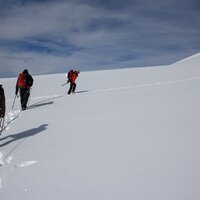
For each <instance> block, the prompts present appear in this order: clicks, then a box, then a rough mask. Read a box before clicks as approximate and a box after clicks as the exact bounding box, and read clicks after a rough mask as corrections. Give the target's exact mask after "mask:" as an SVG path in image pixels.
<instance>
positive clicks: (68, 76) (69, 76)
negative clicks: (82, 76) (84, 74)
mask: <svg viewBox="0 0 200 200" xmlns="http://www.w3.org/2000/svg"><path fill="white" fill-rule="evenodd" d="M73 73H74V70H73V69H70V70H69V71H68V73H67V78H68V80H67V83H70V82H71V78H72V74H73Z"/></svg>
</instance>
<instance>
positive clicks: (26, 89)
mask: <svg viewBox="0 0 200 200" xmlns="http://www.w3.org/2000/svg"><path fill="white" fill-rule="evenodd" d="M32 85H33V77H32V76H31V75H30V74H29V72H28V70H27V69H25V70H24V71H23V72H22V73H20V74H19V76H18V79H17V83H16V90H15V95H16V96H17V94H18V91H19V90H20V101H21V108H22V110H26V108H27V103H28V99H29V96H30V88H31V87H32Z"/></svg>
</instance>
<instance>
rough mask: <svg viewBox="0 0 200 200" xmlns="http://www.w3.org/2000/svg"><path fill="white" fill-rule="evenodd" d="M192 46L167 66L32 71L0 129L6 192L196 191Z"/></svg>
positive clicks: (199, 194) (169, 195) (90, 196)
mask: <svg viewBox="0 0 200 200" xmlns="http://www.w3.org/2000/svg"><path fill="white" fill-rule="evenodd" d="M199 63H200V54H197V55H194V56H192V57H190V58H187V59H184V60H182V61H180V62H177V63H175V64H173V65H169V66H156V67H146V68H133V69H119V70H105V71H94V72H82V73H80V75H79V77H78V79H77V93H76V94H74V95H67V90H68V88H69V85H65V86H63V87H61V85H62V84H63V83H65V82H66V77H65V74H55V75H45V76H35V77H34V86H33V89H32V91H31V100H30V107H29V109H28V110H27V111H24V112H21V111H20V103H19V99H17V100H16V102H15V106H14V110H11V107H12V104H13V99H14V92H15V91H14V90H15V82H16V78H9V79H0V82H1V84H3V87H4V89H5V93H6V102H7V112H6V119H5V121H6V122H5V124H6V129H5V130H4V131H3V133H2V135H1V137H0V197H1V199H4V200H15V199H16V198H17V199H20V200H35V199H37V200H55V199H59V200H66V199H68V200H188V199H190V200H199V199H200V171H199V169H200V145H199V144H200V134H199V133H200V123H199V122H200V104H199V102H200V93H199V88H200V67H199Z"/></svg>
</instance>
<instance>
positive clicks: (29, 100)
mask: <svg viewBox="0 0 200 200" xmlns="http://www.w3.org/2000/svg"><path fill="white" fill-rule="evenodd" d="M31 90H32V89H31V88H30V89H29V99H28V106H29V105H30V102H31Z"/></svg>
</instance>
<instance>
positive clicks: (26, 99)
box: [21, 89, 30, 110]
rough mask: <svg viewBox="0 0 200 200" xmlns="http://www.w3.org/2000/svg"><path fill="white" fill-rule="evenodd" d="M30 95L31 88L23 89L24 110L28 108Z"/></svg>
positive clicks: (22, 104) (22, 101)
mask: <svg viewBox="0 0 200 200" xmlns="http://www.w3.org/2000/svg"><path fill="white" fill-rule="evenodd" d="M29 96H30V91H29V89H23V96H22V99H21V106H22V110H25V109H26V108H27V103H28V99H29Z"/></svg>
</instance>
